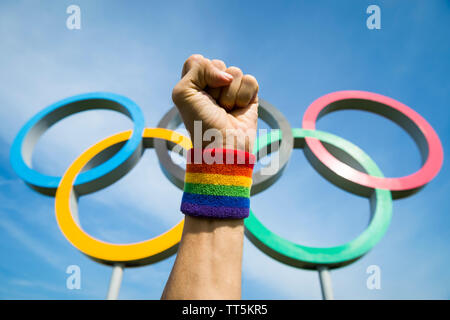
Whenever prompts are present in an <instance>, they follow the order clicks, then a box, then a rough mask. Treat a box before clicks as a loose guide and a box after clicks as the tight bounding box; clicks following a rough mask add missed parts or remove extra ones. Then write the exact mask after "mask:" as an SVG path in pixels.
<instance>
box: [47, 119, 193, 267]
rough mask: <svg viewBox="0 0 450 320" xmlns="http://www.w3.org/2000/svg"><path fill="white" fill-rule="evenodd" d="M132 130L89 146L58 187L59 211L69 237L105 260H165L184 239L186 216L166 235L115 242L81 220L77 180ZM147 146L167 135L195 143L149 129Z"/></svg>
mask: <svg viewBox="0 0 450 320" xmlns="http://www.w3.org/2000/svg"><path fill="white" fill-rule="evenodd" d="M131 137H132V132H131V131H125V132H121V133H118V134H115V135H113V136H111V137H109V138H106V139H104V140H102V141H100V142H98V143H97V144H95V145H94V146H92V147H90V148H89V149H88V150H86V151H85V152H84V153H83V154H82V155H81V156H79V157H78V158H77V159H76V160H75V161H74V162H73V163H72V164H71V165H70V167H69V169H67V171H66V172H65V173H64V175H63V177H62V179H61V183H60V185H59V187H58V190H57V191H56V196H55V212H56V220H57V222H58V225H59V228H60V229H61V231H62V233H63V234H64V236H65V237H66V239H67V240H68V241H69V242H70V243H71V244H72V245H73V246H74V247H75V248H77V249H78V250H80V251H81V252H83V253H84V254H86V255H87V256H89V257H90V258H92V259H94V260H97V261H99V262H101V263H104V264H111V265H113V264H116V263H122V264H124V265H125V266H128V267H130V266H138V265H144V264H148V263H154V262H157V261H160V260H163V259H165V258H167V257H169V256H171V255H172V254H173V253H175V252H176V250H177V247H178V243H179V242H180V240H181V233H182V231H183V225H184V220H182V221H181V222H179V223H178V224H177V225H176V226H175V227H173V228H172V229H170V230H169V231H167V232H166V233H163V234H162V235H160V236H158V237H156V238H153V239H150V240H146V241H142V242H137V243H132V244H111V243H106V242H103V241H100V240H98V239H95V238H93V237H92V236H90V235H88V234H87V233H85V232H84V231H83V230H82V229H81V227H80V225H79V223H78V222H77V221H78V209H77V207H78V206H77V202H78V197H77V194H76V192H74V188H73V182H74V181H75V180H76V178H77V175H78V174H79V173H80V172H81V171H82V170H83V168H84V166H85V165H86V164H88V163H89V161H91V160H92V159H93V158H95V157H96V156H98V155H99V154H101V152H103V151H104V150H107V149H109V148H112V147H114V146H115V145H118V144H121V143H124V142H125V141H127V140H128V141H129V139H131ZM142 137H143V143H144V147H145V148H152V147H153V145H154V141H156V140H157V139H155V138H158V139H164V140H168V141H171V142H173V143H176V144H179V145H180V146H182V147H183V148H185V149H189V148H191V147H192V144H191V141H190V139H189V138H187V137H185V136H183V135H181V134H177V133H176V132H173V131H171V130H166V129H159V128H157V129H145V130H144V133H143V135H142Z"/></svg>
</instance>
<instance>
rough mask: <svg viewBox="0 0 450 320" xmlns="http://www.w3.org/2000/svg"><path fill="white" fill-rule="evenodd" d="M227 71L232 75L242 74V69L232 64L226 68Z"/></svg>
mask: <svg viewBox="0 0 450 320" xmlns="http://www.w3.org/2000/svg"><path fill="white" fill-rule="evenodd" d="M227 72H228V73H230V74H232V75H234V76H242V75H243V73H242V70H241V69H239V68H238V67H234V66H233V67H229V68H228V69H227Z"/></svg>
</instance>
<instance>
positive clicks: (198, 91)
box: [172, 54, 258, 152]
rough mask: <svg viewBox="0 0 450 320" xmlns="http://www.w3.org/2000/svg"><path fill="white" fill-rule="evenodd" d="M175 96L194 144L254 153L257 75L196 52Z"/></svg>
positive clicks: (173, 95)
mask: <svg viewBox="0 0 450 320" xmlns="http://www.w3.org/2000/svg"><path fill="white" fill-rule="evenodd" d="M172 99H173V102H174V103H175V105H176V106H177V107H178V110H179V112H180V114H181V117H182V119H183V121H184V125H185V126H186V129H187V130H188V131H189V133H190V135H191V139H192V141H193V143H194V147H197V148H198V147H203V148H206V147H208V148H229V149H239V150H244V151H247V152H252V150H253V143H254V140H255V137H256V128H257V120H258V82H257V81H256V79H255V78H254V77H253V76H251V75H244V74H243V73H242V71H241V70H240V69H239V68H236V67H228V68H227V67H226V65H225V63H224V62H223V61H221V60H212V61H211V60H209V59H206V58H204V57H203V56H202V55H198V54H196V55H192V56H191V57H189V58H188V59H187V60H186V62H185V63H184V66H183V71H182V78H181V80H180V81H179V82H178V83H177V85H176V86H175V87H174V89H173V91H172ZM194 121H201V130H200V128H194ZM197 125H199V123H196V126H197ZM211 129H215V131H214V130H211ZM204 134H205V135H204ZM200 135H201V136H200ZM211 136H212V137H214V141H213V142H212V143H211V141H210V138H211ZM204 137H205V138H206V140H207V141H204V140H205V139H204ZM211 140H212V139H211Z"/></svg>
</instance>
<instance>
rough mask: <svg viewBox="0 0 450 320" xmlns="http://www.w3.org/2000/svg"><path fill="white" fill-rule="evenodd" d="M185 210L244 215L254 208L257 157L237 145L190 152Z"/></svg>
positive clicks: (211, 215) (200, 214)
mask: <svg viewBox="0 0 450 320" xmlns="http://www.w3.org/2000/svg"><path fill="white" fill-rule="evenodd" d="M186 160H187V164H186V175H185V178H184V193H183V199H182V200H181V212H183V213H184V214H186V215H189V216H194V217H208V218H222V219H243V218H247V217H248V215H249V211H250V188H251V186H252V173H253V167H254V165H255V161H256V157H255V156H254V155H253V154H251V153H248V152H245V151H242V150H234V149H194V148H193V149H190V150H188V152H187V159H186Z"/></svg>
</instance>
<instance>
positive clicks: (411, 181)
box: [303, 91, 444, 198]
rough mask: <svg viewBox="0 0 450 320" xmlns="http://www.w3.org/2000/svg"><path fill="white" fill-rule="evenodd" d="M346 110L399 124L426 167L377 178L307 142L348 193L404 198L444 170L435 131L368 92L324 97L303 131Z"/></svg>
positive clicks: (414, 115) (391, 101) (395, 104)
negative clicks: (382, 193)
mask: <svg viewBox="0 0 450 320" xmlns="http://www.w3.org/2000/svg"><path fill="white" fill-rule="evenodd" d="M343 109H359V110H366V111H370V112H374V113H377V114H380V115H382V116H385V117H386V118H388V119H391V120H392V121H394V122H396V123H397V124H398V125H400V126H401V127H402V128H403V129H405V130H406V132H408V134H409V135H410V136H411V137H412V138H413V139H414V141H415V142H416V144H417V146H418V147H419V149H420V152H421V155H422V160H423V163H424V164H423V166H422V168H421V169H420V170H419V171H417V172H416V173H414V174H411V175H409V176H406V177H401V178H384V177H376V176H373V175H368V174H366V173H363V172H360V171H358V170H356V169H354V168H353V167H351V166H349V165H347V164H344V163H342V162H341V161H339V160H337V159H336V158H335V157H334V156H333V155H332V154H331V153H330V152H329V151H328V150H326V149H325V147H324V146H323V145H322V144H321V142H320V141H319V140H316V139H310V138H306V143H307V144H308V147H309V148H310V149H311V151H312V153H314V155H315V156H316V157H317V158H318V159H319V160H320V161H321V162H322V163H323V164H324V165H325V166H327V167H328V168H329V169H330V170H332V171H333V172H334V173H336V174H337V175H339V176H341V177H342V178H344V179H346V180H347V181H348V182H349V184H348V186H347V190H352V192H357V193H359V194H361V195H367V194H368V193H370V192H371V190H372V188H382V189H388V190H391V191H392V193H393V197H394V198H402V197H405V196H408V195H410V194H413V193H415V192H417V191H418V190H419V189H420V188H421V187H423V186H424V185H425V184H427V183H428V182H429V181H431V180H432V179H433V178H434V177H435V176H436V175H437V173H438V172H439V170H440V169H441V166H442V162H443V159H444V152H443V150H442V144H441V142H440V140H439V137H438V135H437V134H436V132H435V131H434V129H433V127H431V125H430V124H429V123H428V122H427V121H426V120H425V119H424V118H422V116H421V115H419V114H418V113H417V112H415V111H414V110H412V109H411V108H409V107H408V106H406V105H404V104H403V103H401V102H398V101H396V100H394V99H392V98H388V97H385V96H382V95H380V94H376V93H372V92H365V91H339V92H334V93H329V94H327V95H324V96H322V97H320V98H319V99H317V100H316V101H314V102H313V103H312V104H311V105H310V106H309V107H308V109H307V110H306V112H305V114H304V116H303V128H304V129H310V130H315V129H316V121H317V120H318V119H320V118H321V117H322V116H324V115H325V114H327V113H330V112H333V111H336V110H343Z"/></svg>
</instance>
